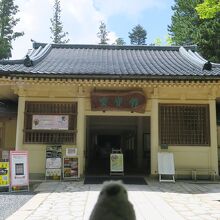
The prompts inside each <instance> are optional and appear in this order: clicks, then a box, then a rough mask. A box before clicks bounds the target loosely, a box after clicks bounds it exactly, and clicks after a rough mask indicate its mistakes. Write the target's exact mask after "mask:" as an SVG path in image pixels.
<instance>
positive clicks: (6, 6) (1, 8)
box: [0, 0, 24, 59]
mask: <svg viewBox="0 0 220 220" xmlns="http://www.w3.org/2000/svg"><path fill="white" fill-rule="evenodd" d="M17 12H18V6H17V5H15V4H14V1H13V0H0V59H8V58H9V57H11V50H12V41H13V40H15V39H16V38H17V37H20V36H22V35H24V33H23V32H14V31H13V28H14V27H15V26H16V25H17V23H18V22H19V20H20V19H19V18H15V15H16V14H17Z"/></svg>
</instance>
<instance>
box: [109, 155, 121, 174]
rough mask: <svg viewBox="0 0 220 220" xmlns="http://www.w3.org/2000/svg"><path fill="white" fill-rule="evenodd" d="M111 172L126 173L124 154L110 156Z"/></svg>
mask: <svg viewBox="0 0 220 220" xmlns="http://www.w3.org/2000/svg"><path fill="white" fill-rule="evenodd" d="M110 172H124V158H123V154H110Z"/></svg>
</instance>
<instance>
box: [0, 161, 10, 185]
mask: <svg viewBox="0 0 220 220" xmlns="http://www.w3.org/2000/svg"><path fill="white" fill-rule="evenodd" d="M8 185H9V162H0V187H1V186H8Z"/></svg>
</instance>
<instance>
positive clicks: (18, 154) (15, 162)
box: [10, 151, 29, 187]
mask: <svg viewBox="0 0 220 220" xmlns="http://www.w3.org/2000/svg"><path fill="white" fill-rule="evenodd" d="M10 174H11V175H10V176H11V187H13V186H29V166H28V152H27V151H10Z"/></svg>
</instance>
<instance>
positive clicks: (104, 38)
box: [97, 21, 109, 44]
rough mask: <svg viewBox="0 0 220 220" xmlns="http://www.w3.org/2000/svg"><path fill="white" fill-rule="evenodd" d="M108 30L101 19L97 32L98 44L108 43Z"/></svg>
mask: <svg viewBox="0 0 220 220" xmlns="http://www.w3.org/2000/svg"><path fill="white" fill-rule="evenodd" d="M108 33H109V32H108V31H107V29H106V24H105V23H104V22H103V21H101V22H100V26H99V32H98V33H97V36H98V38H99V39H100V43H99V44H108V43H107V42H108V40H109V39H108Z"/></svg>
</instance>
